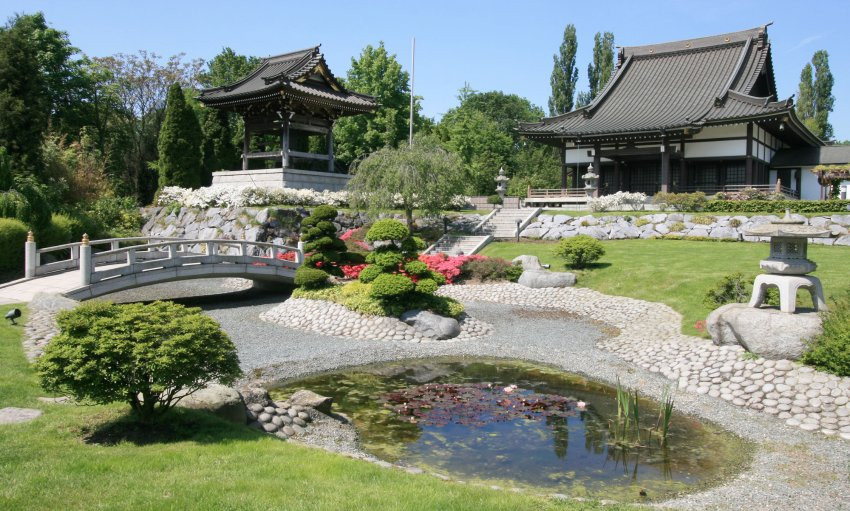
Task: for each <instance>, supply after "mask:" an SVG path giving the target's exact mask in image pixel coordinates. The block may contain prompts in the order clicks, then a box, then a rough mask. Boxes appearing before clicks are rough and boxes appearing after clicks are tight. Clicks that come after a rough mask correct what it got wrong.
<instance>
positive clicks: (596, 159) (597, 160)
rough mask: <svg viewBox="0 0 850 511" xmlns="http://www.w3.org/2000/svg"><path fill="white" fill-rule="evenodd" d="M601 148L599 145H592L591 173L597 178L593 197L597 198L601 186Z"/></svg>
mask: <svg viewBox="0 0 850 511" xmlns="http://www.w3.org/2000/svg"><path fill="white" fill-rule="evenodd" d="M601 149H602V148H601V147H599V144H598V143H596V144H593V171H594V172H595V173H596V175H597V176H599V181H597V183H596V191H595V192H594V194H593V196H594V197H599V188H600V187H601V186H602V156H600V154H599V153H600V151H601Z"/></svg>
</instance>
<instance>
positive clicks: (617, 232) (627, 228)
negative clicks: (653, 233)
mask: <svg viewBox="0 0 850 511" xmlns="http://www.w3.org/2000/svg"><path fill="white" fill-rule="evenodd" d="M624 224H625V225H624ZM640 235H641V230H640V229H638V228H637V227H635V226H633V225H629V224H627V223H625V222H623V223H620V222H618V223H617V224H616V225H613V226H612V227H611V234H609V235H608V239H612V240H622V239H633V238H639V237H640Z"/></svg>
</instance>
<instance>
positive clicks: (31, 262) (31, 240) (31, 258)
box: [24, 231, 38, 279]
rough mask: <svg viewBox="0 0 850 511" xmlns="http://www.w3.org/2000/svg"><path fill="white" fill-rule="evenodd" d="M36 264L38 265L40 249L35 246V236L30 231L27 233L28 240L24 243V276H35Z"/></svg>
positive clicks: (29, 277)
mask: <svg viewBox="0 0 850 511" xmlns="http://www.w3.org/2000/svg"><path fill="white" fill-rule="evenodd" d="M36 266H38V251H37V250H36V246H35V236H34V235H33V233H32V231H30V232H28V233H27V242H26V243H24V276H25V277H26V278H28V279H31V278H33V277H35V268H36Z"/></svg>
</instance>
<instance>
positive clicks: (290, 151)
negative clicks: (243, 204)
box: [198, 46, 376, 191]
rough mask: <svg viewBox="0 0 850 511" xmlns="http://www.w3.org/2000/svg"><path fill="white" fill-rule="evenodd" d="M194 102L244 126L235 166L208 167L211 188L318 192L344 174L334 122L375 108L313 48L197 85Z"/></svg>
mask: <svg viewBox="0 0 850 511" xmlns="http://www.w3.org/2000/svg"><path fill="white" fill-rule="evenodd" d="M198 99H199V100H200V101H201V103H203V104H204V105H205V106H207V107H210V108H217V109H221V110H227V111H230V112H235V113H237V114H239V115H240V116H241V117H242V119H243V120H244V124H245V137H244V141H243V148H242V169H241V170H224V171H221V172H214V173H213V185H232V186H267V187H278V188H280V187H287V188H310V189H314V190H320V191H321V190H331V191H336V190H341V189H343V188H344V187H345V185H346V183H347V182H348V179H349V176H348V175H347V173H346V172H345V170H344V169H342V168H340V166H339V165H338V164H337V163H336V161H335V159H334V144H333V125H334V121H335V120H336V119H339V118H340V117H343V116H347V115H357V114H363V113H368V112H372V111H373V110H374V109H375V108H376V103H375V99H374V98H372V97H371V96H367V95H364V94H358V93H356V92H352V91H349V90H346V89H345V87H343V86H342V84H340V83H339V81H338V80H337V79H336V78H334V75H333V73H331V71H330V69H328V66H327V63H326V62H325V58H324V55H322V53H321V52H320V51H319V47H318V46H316V47H313V48H307V49H305V50H300V51H295V52H291V53H284V54H282V55H277V56H274V57H268V58H265V59H263V60H262V61H261V62H260V64H259V65H258V66H257V68H256V69H254V70H253V71H251V73H250V74H248V76H246V77H244V78H242V79H241V80H239V81H237V82H235V83H232V84H229V85H226V86H223V87H215V88H211V89H204V90H203V91H201V94H200V96H199V97H198ZM252 140H253V142H252ZM258 146H259V147H258ZM257 147H258V148H257ZM252 148H254V149H253V150H252ZM269 161H271V162H273V163H271V164H270V163H267V162H269ZM251 167H258V168H253V169H252V168H251Z"/></svg>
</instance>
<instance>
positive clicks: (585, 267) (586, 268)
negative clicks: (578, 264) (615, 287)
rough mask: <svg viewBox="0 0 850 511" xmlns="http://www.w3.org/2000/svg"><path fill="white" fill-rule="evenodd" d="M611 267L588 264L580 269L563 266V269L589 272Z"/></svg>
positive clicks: (602, 264) (607, 264) (603, 264)
mask: <svg viewBox="0 0 850 511" xmlns="http://www.w3.org/2000/svg"><path fill="white" fill-rule="evenodd" d="M609 266H611V263H588V264H586V265H584V267H582V268H573V267H572V266H570V265H567V264H565V265H564V268H565V269H566V270H567V271H590V270H601V269H603V268H608V267H609Z"/></svg>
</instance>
